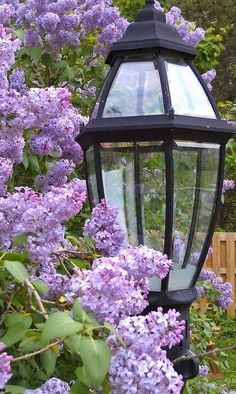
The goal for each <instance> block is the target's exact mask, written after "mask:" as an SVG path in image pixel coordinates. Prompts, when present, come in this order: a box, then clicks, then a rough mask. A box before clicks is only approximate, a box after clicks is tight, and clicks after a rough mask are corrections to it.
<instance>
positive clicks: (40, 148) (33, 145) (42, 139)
mask: <svg viewBox="0 0 236 394" xmlns="http://www.w3.org/2000/svg"><path fill="white" fill-rule="evenodd" d="M29 146H30V149H31V150H32V152H33V153H35V154H36V155H39V156H45V155H48V154H49V153H51V152H52V151H53V150H54V148H55V145H54V142H53V141H52V140H51V138H49V137H48V136H47V135H46V134H43V133H41V134H38V135H34V136H33V137H31V139H30V141H29Z"/></svg>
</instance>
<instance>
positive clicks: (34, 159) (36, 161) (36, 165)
mask: <svg viewBox="0 0 236 394" xmlns="http://www.w3.org/2000/svg"><path fill="white" fill-rule="evenodd" d="M29 163H30V166H31V167H32V169H33V170H34V171H36V172H40V166H39V159H38V157H37V156H36V155H34V154H33V153H30V154H29Z"/></svg>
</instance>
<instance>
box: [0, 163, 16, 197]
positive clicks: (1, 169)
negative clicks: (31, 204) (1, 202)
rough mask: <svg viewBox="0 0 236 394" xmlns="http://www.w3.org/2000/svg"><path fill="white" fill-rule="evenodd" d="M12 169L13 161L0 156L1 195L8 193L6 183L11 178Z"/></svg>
mask: <svg viewBox="0 0 236 394" xmlns="http://www.w3.org/2000/svg"><path fill="white" fill-rule="evenodd" d="M12 170H13V164H12V161H11V160H9V159H4V158H3V157H0V196H4V195H5V194H6V186H5V183H6V182H7V181H8V179H10V178H11V176H12Z"/></svg>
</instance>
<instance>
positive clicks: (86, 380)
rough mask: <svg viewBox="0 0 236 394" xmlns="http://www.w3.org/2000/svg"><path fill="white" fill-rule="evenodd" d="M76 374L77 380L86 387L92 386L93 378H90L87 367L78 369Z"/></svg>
mask: <svg viewBox="0 0 236 394" xmlns="http://www.w3.org/2000/svg"><path fill="white" fill-rule="evenodd" d="M75 374H76V376H77V378H78V379H79V380H80V381H81V382H82V383H83V384H84V385H85V386H90V385H91V378H90V376H89V374H88V372H87V371H86V369H85V366H83V367H78V368H76V370H75Z"/></svg>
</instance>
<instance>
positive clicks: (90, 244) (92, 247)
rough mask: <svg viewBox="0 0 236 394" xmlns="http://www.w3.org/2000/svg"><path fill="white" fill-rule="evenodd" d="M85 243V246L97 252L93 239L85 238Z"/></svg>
mask: <svg viewBox="0 0 236 394" xmlns="http://www.w3.org/2000/svg"><path fill="white" fill-rule="evenodd" d="M84 241H85V244H86V245H87V246H88V247H89V248H90V249H92V251H95V249H96V248H95V244H94V242H93V240H92V239H91V238H89V237H85V239H84Z"/></svg>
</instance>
